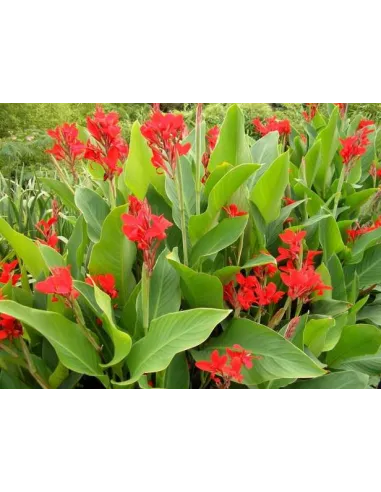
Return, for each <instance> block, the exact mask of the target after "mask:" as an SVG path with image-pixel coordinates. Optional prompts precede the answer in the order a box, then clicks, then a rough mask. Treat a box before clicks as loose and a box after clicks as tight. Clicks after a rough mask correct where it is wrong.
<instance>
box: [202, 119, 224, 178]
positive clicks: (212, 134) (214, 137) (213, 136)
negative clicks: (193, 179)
mask: <svg viewBox="0 0 381 492" xmlns="http://www.w3.org/2000/svg"><path fill="white" fill-rule="evenodd" d="M219 136H220V128H219V127H218V126H214V127H213V128H211V129H210V130H209V131H208V133H207V134H206V141H207V144H208V147H207V150H206V152H205V153H204V155H203V156H202V165H203V166H204V169H205V173H204V176H203V178H202V182H203V183H206V181H207V179H208V178H209V176H210V172H209V171H208V166H209V161H210V156H211V155H212V152H213V150H214V149H215V148H216V145H217V142H218V138H219Z"/></svg>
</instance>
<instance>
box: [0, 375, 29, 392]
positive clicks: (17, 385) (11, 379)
mask: <svg viewBox="0 0 381 492" xmlns="http://www.w3.org/2000/svg"><path fill="white" fill-rule="evenodd" d="M0 389H29V388H28V386H27V385H26V384H25V383H23V382H22V381H21V380H20V379H18V378H17V377H16V376H15V375H13V374H9V373H8V372H5V371H0Z"/></svg>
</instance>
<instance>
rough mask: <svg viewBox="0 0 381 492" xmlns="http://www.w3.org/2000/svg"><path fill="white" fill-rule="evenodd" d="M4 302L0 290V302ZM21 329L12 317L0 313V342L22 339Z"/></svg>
mask: <svg viewBox="0 0 381 492" xmlns="http://www.w3.org/2000/svg"><path fill="white" fill-rule="evenodd" d="M1 301H5V297H4V296H3V293H2V291H1V289H0V302H1ZM22 335H23V329H22V326H21V323H20V322H19V321H17V320H16V319H15V318H13V317H12V316H8V315H7V314H4V313H1V312H0V342H2V341H4V340H9V341H10V342H12V341H13V340H15V339H17V338H20V337H22Z"/></svg>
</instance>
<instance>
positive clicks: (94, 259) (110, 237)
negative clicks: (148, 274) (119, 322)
mask: <svg viewBox="0 0 381 492" xmlns="http://www.w3.org/2000/svg"><path fill="white" fill-rule="evenodd" d="M127 209H128V207H127V205H123V206H122V207H117V208H116V209H114V210H113V211H112V212H111V213H110V215H108V217H107V218H106V220H105V221H104V223H103V226H102V233H101V238H100V241H99V242H98V243H97V244H96V245H95V246H94V248H93V250H92V253H91V257H90V263H89V272H90V275H105V274H107V273H111V274H112V275H114V277H115V282H116V288H117V290H118V291H119V301H118V302H119V303H120V304H122V305H124V303H125V302H126V301H127V299H128V296H129V294H130V293H131V292H132V291H133V289H134V283H133V276H132V267H133V265H134V262H135V258H136V246H135V244H134V243H132V242H131V241H129V240H128V239H127V237H126V236H125V235H124V233H123V230H122V226H123V222H122V215H123V214H125V213H127Z"/></svg>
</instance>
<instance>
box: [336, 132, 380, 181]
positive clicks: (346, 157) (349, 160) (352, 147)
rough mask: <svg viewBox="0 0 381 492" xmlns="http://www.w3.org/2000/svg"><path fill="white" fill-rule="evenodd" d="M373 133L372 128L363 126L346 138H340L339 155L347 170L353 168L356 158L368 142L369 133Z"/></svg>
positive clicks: (364, 151)
mask: <svg viewBox="0 0 381 492" xmlns="http://www.w3.org/2000/svg"><path fill="white" fill-rule="evenodd" d="M372 133H374V130H372V129H370V128H369V127H368V126H364V127H362V128H360V129H359V130H357V132H356V133H355V135H353V136H352V137H348V138H344V139H343V138H342V139H340V142H341V144H342V146H343V148H342V150H341V152H340V155H341V157H342V158H343V163H344V165H345V166H346V167H347V170H348V172H350V170H351V169H352V168H353V165H354V164H355V162H356V160H357V159H358V158H359V157H361V156H363V155H364V154H365V153H366V151H367V148H368V145H369V144H370V140H369V138H368V137H369V135H370V134H372Z"/></svg>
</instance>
